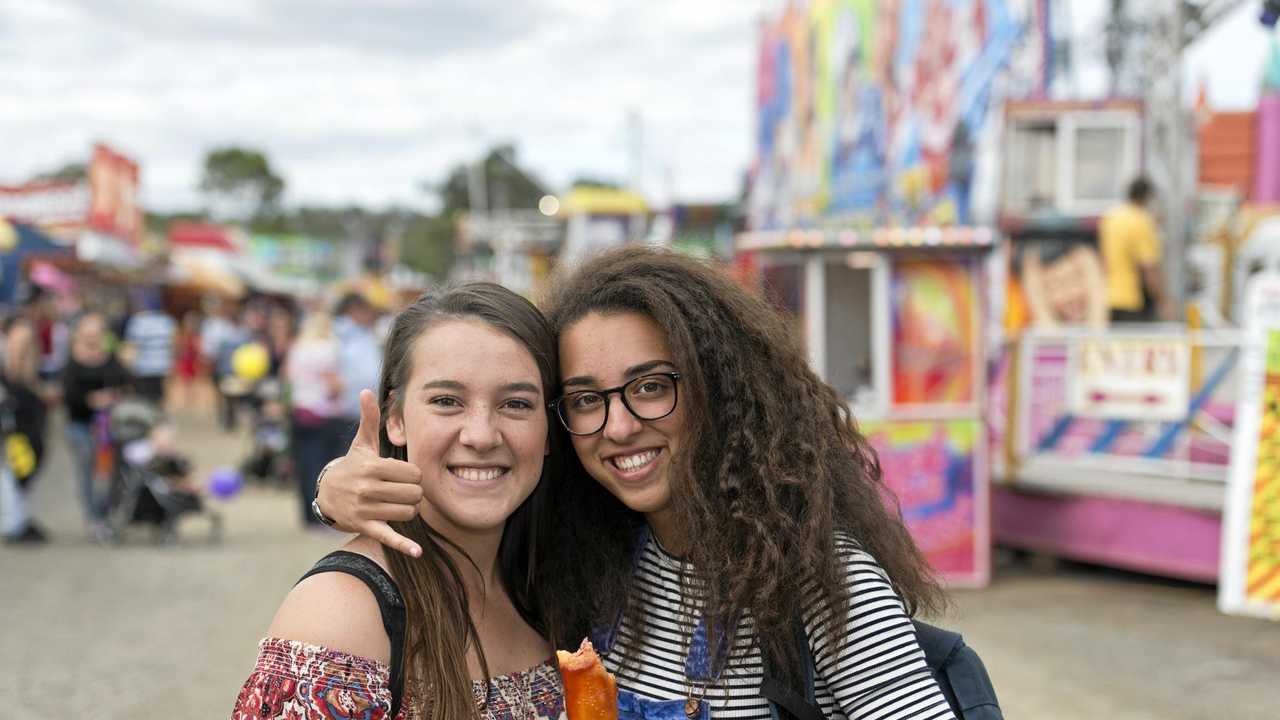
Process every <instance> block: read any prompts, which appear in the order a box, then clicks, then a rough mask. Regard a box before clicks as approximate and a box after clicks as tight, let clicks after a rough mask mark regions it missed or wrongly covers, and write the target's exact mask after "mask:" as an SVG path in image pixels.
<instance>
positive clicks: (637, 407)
mask: <svg viewBox="0 0 1280 720" xmlns="http://www.w3.org/2000/svg"><path fill="white" fill-rule="evenodd" d="M679 379H680V373H678V372H674V371H672V372H659V373H649V374H648V375H641V376H639V377H636V378H632V379H630V380H628V381H627V382H625V383H623V384H622V385H619V386H618V387H614V388H609V389H607V390H579V391H577V392H571V393H565V394H564V395H561V396H560V397H558V398H556V399H555V400H552V401H551V402H549V403H547V405H549V406H551V407H553V408H555V411H556V417H558V418H560V424H561V425H564V429H565V430H568V431H569V432H570V433H572V434H573V435H594V434H596V433H598V432H600V431H601V430H603V429H604V426H605V425H606V424H607V423H608V422H609V396H610V395H614V394H617V396H618V397H619V398H621V399H622V406H623V407H625V408H626V409H627V412H629V413H631V414H632V415H634V416H635V417H636V419H637V420H661V419H662V418H664V417H666V416H668V415H670V414H671V413H673V412H675V409H676V402H677V401H678V400H679V396H680V392H679V389H678V388H679V385H678V383H677V382H676V381H678V380H679Z"/></svg>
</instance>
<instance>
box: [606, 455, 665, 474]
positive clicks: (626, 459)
mask: <svg viewBox="0 0 1280 720" xmlns="http://www.w3.org/2000/svg"><path fill="white" fill-rule="evenodd" d="M659 454H660V453H659V451H658V450H644V451H641V452H638V453H633V454H631V455H616V456H614V457H611V458H609V462H610V463H612V464H613V466H614V467H616V468H618V469H619V470H622V471H624V472H633V471H636V470H640V469H642V468H644V467H646V466H648V465H649V464H651V463H652V462H653V461H654V460H657V459H658V455H659Z"/></svg>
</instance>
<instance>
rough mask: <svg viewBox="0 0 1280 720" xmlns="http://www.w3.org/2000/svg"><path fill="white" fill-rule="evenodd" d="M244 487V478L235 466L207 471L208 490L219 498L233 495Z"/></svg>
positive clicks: (224, 498) (223, 498) (227, 497)
mask: <svg viewBox="0 0 1280 720" xmlns="http://www.w3.org/2000/svg"><path fill="white" fill-rule="evenodd" d="M243 487H244V478H243V477H242V476H241V475H240V471H239V470H236V469H235V468H229V467H222V468H218V469H217V470H214V471H213V472H211V473H209V492H211V493H213V496H214V497H216V498H219V499H221V500H227V499H229V498H232V497H235V495H236V493H238V492H240V489H241V488H243Z"/></svg>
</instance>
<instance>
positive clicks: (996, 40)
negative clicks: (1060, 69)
mask: <svg viewBox="0 0 1280 720" xmlns="http://www.w3.org/2000/svg"><path fill="white" fill-rule="evenodd" d="M781 4H782V3H781V2H779V5H781ZM1045 6H1046V3H1043V2H1038V1H1037V0H883V1H877V0H811V1H808V2H803V1H793V2H787V3H786V8H785V10H784V11H783V12H782V14H781V16H779V17H776V18H775V19H772V20H769V21H766V22H765V23H764V24H763V26H762V30H761V38H760V47H759V56H758V61H757V78H756V120H757V125H756V133H757V134H756V159H755V163H754V165H753V167H752V169H751V176H750V181H751V186H750V192H749V194H748V199H747V212H748V223H749V227H750V229H752V230H772V229H779V228H784V229H789V228H794V227H813V226H819V225H823V224H839V225H841V226H852V227H884V226H890V225H900V226H901V225H906V226H911V225H973V224H981V220H982V218H977V217H974V210H975V207H976V206H977V204H978V203H977V196H978V195H980V194H981V193H982V192H986V190H982V189H983V188H986V189H988V190H990V191H991V193H990V194H991V195H992V196H993V197H994V188H995V185H996V183H995V180H996V175H997V170H996V168H995V167H994V164H993V163H983V162H982V158H983V157H989V156H990V155H991V153H990V152H988V150H989V149H991V148H994V146H995V145H994V144H995V143H996V142H997V141H998V130H999V127H998V123H999V121H1000V113H999V112H992V111H991V110H992V108H993V107H997V106H998V105H999V103H1001V102H1003V101H1004V100H1006V99H1012V98H1025V97H1035V96H1038V95H1039V94H1040V93H1042V92H1043V90H1044V88H1045V86H1046V82H1047V80H1048V72H1047V70H1048V68H1049V67H1050V66H1051V64H1050V63H1048V62H1047V61H1046V60H1047V58H1048V57H1050V55H1051V53H1052V47H1051V44H1050V40H1049V38H1050V36H1051V33H1049V32H1048V18H1047V16H1046V13H1045ZM992 202H993V200H992V199H990V198H988V204H992Z"/></svg>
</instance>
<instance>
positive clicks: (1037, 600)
mask: <svg viewBox="0 0 1280 720" xmlns="http://www.w3.org/2000/svg"><path fill="white" fill-rule="evenodd" d="M180 426H181V428H182V436H183V437H187V438H191V439H192V440H191V442H190V443H189V447H190V449H191V452H192V453H193V454H194V455H195V458H196V460H197V462H198V465H199V467H200V470H201V474H202V475H203V474H204V473H206V472H207V471H208V470H209V469H211V468H213V467H215V466H217V465H218V464H222V463H228V462H234V461H235V460H236V459H238V458H239V457H240V456H241V454H242V453H243V451H244V447H245V445H244V440H243V439H242V438H233V437H228V436H225V435H222V434H221V433H220V432H218V431H217V430H215V429H214V428H213V427H212V425H211V424H209V423H208V422H207V421H202V420H198V419H195V418H185V419H181V420H180ZM60 446H61V443H60V442H56V443H55V448H59V451H57V452H55V454H54V455H53V457H52V459H51V462H50V465H49V467H48V468H47V471H46V473H45V475H44V477H43V478H42V479H41V482H40V487H39V491H38V493H37V496H36V502H35V505H36V511H37V513H38V515H39V516H40V517H41V518H42V520H44V522H45V523H46V525H47V526H48V527H49V528H50V529H51V530H52V531H53V533H54V535H55V539H54V542H53V543H52V544H50V545H47V546H43V547H39V548H30V549H21V550H18V549H13V548H6V547H4V546H0V622H2V623H3V625H2V626H0V718H2V719H5V720H7V719H8V718H25V717H40V718H55V719H62V718H75V719H77V720H78V719H80V718H94V719H96V718H104V719H108V718H109V719H114V718H159V717H182V718H192V719H200V718H225V717H227V714H228V712H229V710H230V707H231V703H232V701H233V699H234V698H235V695H236V693H237V691H238V690H239V686H240V683H241V682H242V681H243V679H244V676H245V674H246V673H247V672H248V670H249V668H250V667H251V665H252V663H253V659H254V655H255V651H256V648H255V643H256V641H257V639H258V638H259V636H260V635H261V633H262V632H263V630H264V629H265V628H266V626H267V624H268V623H269V622H270V620H271V616H272V614H273V612H274V610H275V607H276V605H277V604H278V603H279V601H280V599H281V598H282V597H283V596H284V594H285V593H286V592H287V591H288V589H289V586H290V585H291V584H292V582H293V580H294V579H295V578H296V577H298V575H299V574H300V573H301V572H302V571H304V570H305V569H306V568H307V567H308V566H309V565H310V564H311V562H312V561H313V560H314V559H315V558H317V557H319V556H320V555H322V554H324V553H325V552H326V551H327V550H328V549H330V548H332V547H335V546H336V545H338V544H340V543H341V542H342V541H343V537H342V536H339V535H336V534H316V533H308V532H303V531H302V530H300V529H299V522H298V518H297V513H298V510H297V508H296V500H295V499H294V497H293V496H292V495H291V494H288V493H284V492H280V491H274V490H265V489H249V490H247V491H245V492H244V493H242V494H241V495H240V496H238V497H237V498H235V499H234V500H232V501H230V502H228V503H224V504H221V505H220V506H219V508H220V510H221V512H222V514H223V516H224V518H225V520H226V538H225V540H224V541H223V543H222V544H220V545H217V546H212V547H211V546H206V545H203V544H201V543H199V542H198V541H197V540H196V538H198V537H199V536H200V535H201V534H202V532H203V529H204V528H203V527H202V526H200V525H198V523H197V522H196V521H194V520H193V521H192V522H191V523H190V524H189V525H188V526H186V527H184V531H185V532H184V536H185V538H187V539H186V540H184V542H183V543H182V544H181V545H179V546H177V547H163V548H157V547H153V546H151V545H149V544H148V543H147V541H146V538H145V537H143V536H140V537H137V538H136V539H135V540H134V541H132V542H130V543H128V544H126V545H124V546H122V547H114V548H102V547H97V546H94V545H91V544H89V543H88V542H87V541H86V540H85V539H84V537H83V532H82V530H81V527H80V516H79V509H78V507H76V506H75V503H74V495H73V493H72V483H71V480H70V479H69V475H68V466H67V460H66V457H65V455H64V454H63V453H62V452H60ZM955 605H956V607H955V610H954V612H953V613H952V615H951V616H950V617H948V618H946V619H944V620H943V621H942V622H943V623H944V624H947V625H950V626H952V627H956V628H958V629H960V630H961V631H962V632H964V634H965V636H966V638H967V640H968V641H969V643H970V644H971V645H972V646H973V647H975V648H976V649H977V650H978V651H979V652H980V653H981V654H982V656H983V658H984V659H985V661H986V663H987V665H988V668H989V669H990V671H991V674H992V676H993V678H994V680H995V684H996V689H997V691H998V692H999V695H1000V699H1001V702H1002V704H1003V705H1004V708H1005V714H1006V716H1007V717H1009V718H1085V717H1100V718H1126V719H1128V718H1132V719H1134V720H1139V719H1144V718H1153V719H1154V718H1161V719H1169V718H1219V717H1230V718H1276V717H1280V690H1277V689H1276V672H1277V668H1280V624H1273V623H1268V622H1265V621H1259V620H1248V619H1239V618H1228V617H1225V616H1222V615H1220V614H1219V613H1218V612H1217V610H1215V608H1214V595H1213V590H1212V588H1208V587H1204V586H1197V585H1188V584H1181V583H1173V582H1166V581H1162V580H1157V579H1152V578H1146V577H1141V576H1136V575H1131V574H1124V573H1118V572H1111V571H1106V570H1100V569H1095V568H1086V567H1081V566H1074V565H1056V566H1054V565H1052V564H1048V563H1026V562H1012V561H1008V560H1006V561H1005V562H1002V563H1000V564H999V567H998V571H997V578H996V580H995V582H994V583H993V584H992V586H991V587H990V588H988V589H986V590H983V591H978V592H961V593H957V594H956V595H955Z"/></svg>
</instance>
